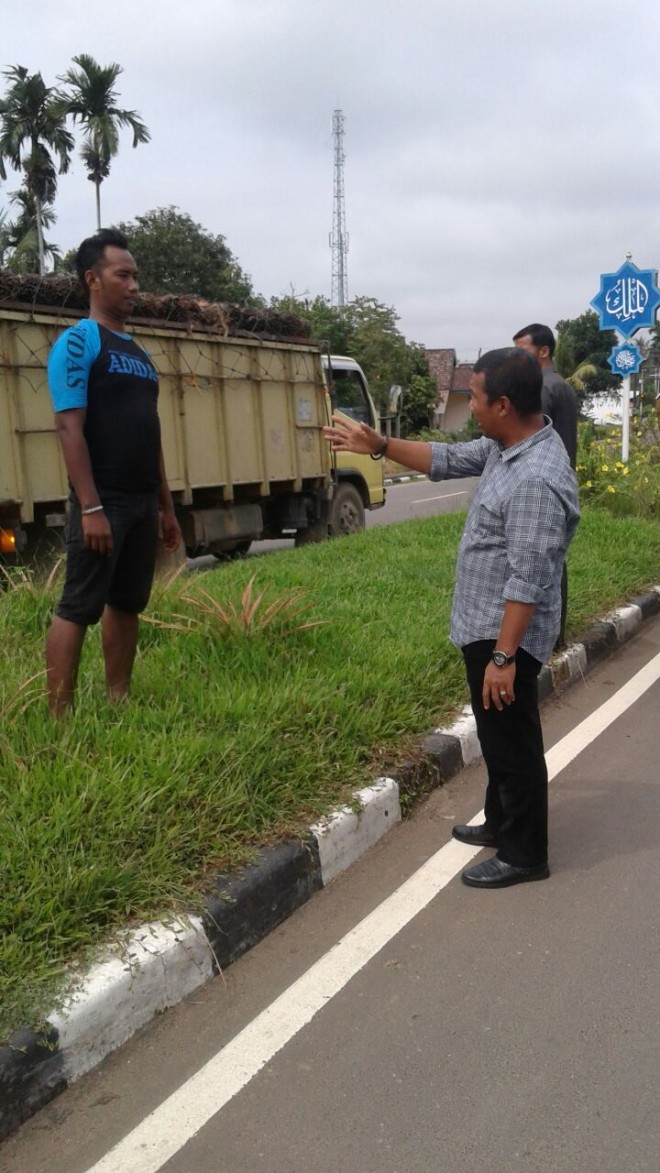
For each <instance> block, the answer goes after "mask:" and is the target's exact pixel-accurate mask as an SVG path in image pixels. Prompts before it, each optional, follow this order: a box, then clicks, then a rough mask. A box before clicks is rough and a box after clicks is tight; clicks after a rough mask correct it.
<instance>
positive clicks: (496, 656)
mask: <svg viewBox="0 0 660 1173" xmlns="http://www.w3.org/2000/svg"><path fill="white" fill-rule="evenodd" d="M493 660H494V661H495V663H496V664H497V667H498V668H503V667H504V665H505V664H506V660H507V658H506V656H505V654H504V652H493Z"/></svg>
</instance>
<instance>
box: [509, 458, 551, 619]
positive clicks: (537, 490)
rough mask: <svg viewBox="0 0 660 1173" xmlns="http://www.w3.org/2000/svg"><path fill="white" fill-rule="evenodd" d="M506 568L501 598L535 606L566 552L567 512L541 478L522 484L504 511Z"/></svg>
mask: <svg viewBox="0 0 660 1173" xmlns="http://www.w3.org/2000/svg"><path fill="white" fill-rule="evenodd" d="M504 522H505V532H506V552H507V566H508V569H509V570H510V574H509V576H508V578H507V581H506V584H505V587H504V592H503V594H504V598H505V599H507V600H509V601H511V602H516V603H534V604H536V603H538V602H539V601H540V600H541V599H542V598H543V597H544V595H545V593H546V591H548V590H550V589H552V585H553V582H555V581H556V576H557V566H558V563H559V562H560V561H562V562H563V559H564V551H565V548H566V512H565V510H564V508H563V505H562V503H561V500H560V499H559V497H558V496H557V494H556V493H555V492H554V490H553V489H552V488H550V486H549V485H548V484H547V482H546V481H545V480H543V479H541V478H535V479H531V480H528V481H524V482H523V483H522V484H521V485H519V486H518V487H517V488H516V489H515V491H514V492H513V493H512V494H511V496H510V497H509V498H508V500H507V502H506V505H505V509H504Z"/></svg>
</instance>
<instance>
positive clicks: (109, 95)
mask: <svg viewBox="0 0 660 1173" xmlns="http://www.w3.org/2000/svg"><path fill="white" fill-rule="evenodd" d="M73 61H74V65H75V66H77V68H71V69H68V70H67V72H66V73H65V74H63V76H62V77H60V78H59V79H58V80H59V81H61V82H64V84H65V86H67V87H68V88H67V89H65V90H64V92H63V95H62V107H61V108H62V110H63V112H64V113H65V115H70V116H71V117H72V118H73V121H74V123H75V122H79V123H80V125H81V126H82V127H83V128H84V141H83V144H82V147H81V149H80V155H81V158H82V160H83V162H84V164H85V167H86V169H87V172H88V175H87V178H88V179H89V180H90V182H91V183H93V184H94V188H95V191H96V227H97V228H100V227H101V184H102V183H103V180H104V179H107V178H108V175H109V174H110V164H111V162H112V160H113V159H114V157H115V156H116V155H117V153H118V151H119V131H120V129H121V128H122V127H130V129H131V130H132V131H133V146H134V147H137V146H138V145H139V143H148V142H149V139H150V137H151V136H150V134H149V131H148V130H147V127H146V126H145V124H144V122H143V121H142V119H141V118H140V117H139V115H138V113H137V111H136V110H122V109H121V107H119V106H118V105H117V100H118V98H119V94H118V93H117V91H116V90H115V88H114V87H115V82H116V80H117V78H118V77H119V74H120V73H123V68H122V66H121V65H117V63H116V62H113V63H112V64H111V65H99V64H98V62H96V61H95V60H94V58H93V57H90V56H89V54H88V53H81V54H80V56H79V57H74V58H73Z"/></svg>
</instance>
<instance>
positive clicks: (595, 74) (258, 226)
mask: <svg viewBox="0 0 660 1173" xmlns="http://www.w3.org/2000/svg"><path fill="white" fill-rule="evenodd" d="M0 30H1V32H0V50H1V51H0V64H2V66H3V68H5V67H7V66H10V65H24V66H25V67H26V68H28V70H29V71H30V72H36V71H40V72H41V73H42V75H43V77H44V80H45V81H46V83H47V84H51V85H54V84H56V82H57V77H58V75H59V74H62V73H64V72H65V70H66V69H67V68H68V67H69V66H70V64H71V59H72V57H73V56H74V55H77V54H79V53H88V54H90V55H91V56H92V57H95V58H96V60H97V61H98V62H99V63H100V64H103V65H107V64H109V63H110V62H111V61H117V62H119V64H121V65H122V66H123V68H124V73H123V74H122V75H121V76H120V78H119V80H118V83H117V89H118V91H119V95H120V105H122V106H124V107H126V108H128V109H133V110H136V111H138V112H139V114H140V115H141V117H142V118H143V119H144V121H145V122H146V124H147V126H148V127H149V130H150V132H151V142H150V143H149V144H148V145H145V146H139V147H138V148H137V149H135V150H133V149H132V147H131V139H130V134H129V132H123V134H122V139H121V147H120V153H119V156H118V157H117V159H116V160H115V161H114V163H113V166H112V171H111V174H110V177H109V178H108V179H107V180H106V182H105V183H104V184H103V187H102V211H103V222H104V224H112V223H117V222H118V221H120V220H124V221H126V220H131V219H133V218H134V217H135V216H136V215H141V214H143V213H144V212H147V211H149V210H151V209H154V208H158V207H164V206H168V205H175V206H177V207H178V208H179V209H180V211H182V212H186V213H188V214H189V215H190V216H192V218H193V219H194V220H195V221H197V222H198V223H200V224H201V225H202V226H203V227H204V228H205V229H206V230H207V231H209V232H211V233H213V234H214V235H216V234H219V235H222V236H224V237H225V239H226V242H227V244H228V246H229V248H230V249H231V251H232V253H233V254H234V256H235V258H236V259H237V261H238V262H239V264H240V265H241V267H242V268H243V269H244V271H245V272H247V273H248V274H249V275H250V277H251V279H252V282H253V285H254V288H255V290H256V291H257V292H258V293H261V294H262V295H263V296H265V297H266V298H270V297H271V296H277V295H280V294H285V293H291V292H294V293H295V294H296V295H298V296H312V297H313V296H316V295H317V294H322V295H325V296H327V297H330V292H331V265H332V257H331V251H330V248H329V243H328V238H329V233H330V230H331V228H332V217H333V171H334V157H333V138H332V115H333V111H334V110H335V109H340V110H342V112H343V116H344V130H345V135H344V153H345V166H344V188H345V215H346V225H347V229H348V233H349V252H348V258H347V263H348V293H349V297H355V296H361V295H364V296H367V297H374V298H376V299H377V300H378V301H380V302H383V303H385V304H386V305H388V306H393V307H394V308H395V309H396V312H397V314H398V315H399V328H400V329H401V330H402V332H403V333H404V334H405V336H406V337H407V338H408V340H409V341H414V342H418V343H421V344H423V345H425V346H426V347H430V348H431V347H453V348H454V349H455V350H456V352H457V357H458V359H459V360H461V359H463V360H466V361H471V360H474V359H475V358H476V357H477V355H478V353H479V351H480V350H481V351H483V350H488V349H490V348H492V347H496V346H506V345H508V344H509V343H510V340H511V337H512V335H513V333H514V332H516V331H517V330H518V329H520V328H521V327H522V326H525V325H527V324H528V323H530V322H534V321H539V322H544V323H547V324H548V325H550V326H552V327H553V328H554V326H555V325H556V322H557V321H558V320H559V319H563V318H571V317H575V316H577V315H578V314H580V313H583V312H584V311H585V310H586V309H588V308H589V302H590V300H591V298H592V297H594V296H595V295H596V293H597V292H598V290H599V287H600V281H599V275H600V273H604V272H613V271H615V270H616V269H618V268H619V267H620V265H621V264H622V263H623V261H624V260H625V257H626V254H627V253H631V254H632V259H633V261H634V262H635V263H636V264H637V265H638V266H639V267H640V268H644V269H648V268H653V269H654V268H656V266H657V264H658V253H657V248H658V242H659V241H660V198H659V192H660V141H659V140H660V130H659V128H660V118H659V105H660V101H659V100H660V68H659V67H658V51H659V49H660V35H659V34H660V5H658V3H657V0H638V2H637V3H636V4H635V5H634V6H630V5H628V4H624V3H623V0H619V2H618V3H617V2H615V0H406V2H405V3H404V2H403V0H333V2H330V0H196V2H195V4H194V5H186V4H184V3H182V2H181V0H178V2H177V3H173V2H172V0H140V2H139V3H135V0H132V2H131V3H128V2H127V0H114V2H113V3H112V4H108V3H103V4H101V3H99V2H98V0H88V3H87V4H86V6H84V7H81V5H80V3H79V0H56V2H54V0H28V2H27V3H23V4H19V3H16V0H0ZM4 81H5V79H0V82H4ZM0 92H4V86H3V85H2V84H0ZM18 186H19V178H18V176H17V175H15V174H13V173H10V174H9V177H8V181H7V183H5V184H3V185H0V209H2V207H3V206H6V204H7V196H8V194H9V193H10V192H11V191H13V190H15V189H16V188H17V187H18ZM93 196H94V192H93V187H92V184H91V183H89V182H88V181H87V179H86V174H85V171H84V168H83V165H82V161H81V160H80V159H79V158H77V157H76V158H74V161H73V164H72V167H71V170H70V172H69V173H68V174H67V175H64V176H62V177H61V179H60V181H59V190H58V196H57V202H56V213H57V217H58V219H57V224H56V225H55V227H54V228H53V229H51V231H50V233H49V234H48V235H49V239H51V240H53V241H54V242H56V243H57V244H58V245H59V246H60V247H61V248H62V249H63V250H66V249H68V248H71V247H75V246H76V245H77V244H78V243H79V241H80V240H81V239H82V238H83V237H84V236H86V235H89V234H90V233H91V232H93V231H94V229H95V219H94V198H93Z"/></svg>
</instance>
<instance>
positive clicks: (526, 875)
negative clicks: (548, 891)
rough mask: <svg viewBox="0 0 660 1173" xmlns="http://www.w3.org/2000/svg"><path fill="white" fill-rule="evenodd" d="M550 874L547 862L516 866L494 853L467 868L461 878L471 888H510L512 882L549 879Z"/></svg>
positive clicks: (523, 882)
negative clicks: (490, 856)
mask: <svg viewBox="0 0 660 1173" xmlns="http://www.w3.org/2000/svg"><path fill="white" fill-rule="evenodd" d="M549 875H550V868H549V867H548V865H547V863H542V864H539V865H538V867H534V868H516V867H514V866H513V864H511V863H504V862H503V860H501V859H498V858H497V856H496V855H494V856H493V858H492V859H487V860H486V861H485V862H484V863H479V864H477V866H476V867H474V868H467V870H466V871H464V872H463V874H462V876H461V879H462V881H463V883H464V884H469V885H470V887H471V888H508V887H509V885H510V884H525V883H527V881H528V880H547V878H548V876H549Z"/></svg>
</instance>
